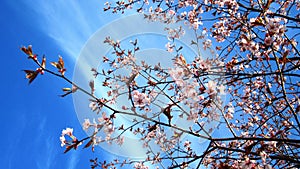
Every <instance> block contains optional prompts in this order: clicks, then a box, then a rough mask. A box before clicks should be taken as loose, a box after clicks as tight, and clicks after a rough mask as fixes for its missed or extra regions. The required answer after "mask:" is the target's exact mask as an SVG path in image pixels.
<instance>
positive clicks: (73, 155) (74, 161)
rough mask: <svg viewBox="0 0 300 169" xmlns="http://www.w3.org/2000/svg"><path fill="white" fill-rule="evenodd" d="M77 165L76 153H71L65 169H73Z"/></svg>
mask: <svg viewBox="0 0 300 169" xmlns="http://www.w3.org/2000/svg"><path fill="white" fill-rule="evenodd" d="M77 163H78V153H77V152H71V156H70V160H69V162H68V165H67V169H75V168H78V167H76V166H77Z"/></svg>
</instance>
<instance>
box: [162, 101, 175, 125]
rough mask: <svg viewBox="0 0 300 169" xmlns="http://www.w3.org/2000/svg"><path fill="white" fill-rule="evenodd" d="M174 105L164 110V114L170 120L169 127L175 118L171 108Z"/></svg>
mask: <svg viewBox="0 0 300 169" xmlns="http://www.w3.org/2000/svg"><path fill="white" fill-rule="evenodd" d="M172 106H173V105H168V106H167V107H166V108H164V110H163V113H164V115H165V116H167V118H168V120H169V125H171V119H172V118H173V116H172V115H171V107H172Z"/></svg>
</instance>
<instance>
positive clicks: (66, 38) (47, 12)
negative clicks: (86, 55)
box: [24, 0, 102, 59]
mask: <svg viewBox="0 0 300 169" xmlns="http://www.w3.org/2000/svg"><path fill="white" fill-rule="evenodd" d="M99 4H100V1H99V0H94V1H89V3H87V2H85V1H79V0H55V1H52V0H46V1H33V0H28V1H27V3H25V4H24V5H26V6H27V8H31V9H32V10H33V11H34V12H35V13H36V16H34V20H35V22H37V24H38V26H39V27H40V28H41V30H42V31H43V32H44V33H45V34H47V35H48V36H49V37H50V38H52V39H53V40H54V41H55V43H57V44H58V45H59V46H60V47H61V48H62V49H63V50H64V51H65V52H66V53H67V54H68V55H69V56H71V57H72V59H76V57H77V56H78V55H79V52H80V50H81V48H82V46H83V45H84V43H85V41H86V40H87V39H88V38H89V37H90V36H91V35H92V34H93V33H94V32H95V31H96V30H97V29H98V28H99V26H100V25H101V24H102V23H101V19H100V18H99V17H100V16H97V15H95V13H97V12H99V11H100V10H101V9H100V7H98V6H99ZM101 4H102V2H101Z"/></svg>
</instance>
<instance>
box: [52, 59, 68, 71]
mask: <svg viewBox="0 0 300 169" xmlns="http://www.w3.org/2000/svg"><path fill="white" fill-rule="evenodd" d="M51 65H52V66H54V67H56V68H57V69H58V71H59V72H60V73H61V75H64V74H65V71H66V69H65V67H64V66H65V64H64V61H63V59H62V57H61V56H59V59H58V61H57V62H51Z"/></svg>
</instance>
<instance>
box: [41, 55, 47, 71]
mask: <svg viewBox="0 0 300 169" xmlns="http://www.w3.org/2000/svg"><path fill="white" fill-rule="evenodd" d="M41 66H42V68H43V69H46V58H45V56H43V60H42V64H41Z"/></svg>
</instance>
